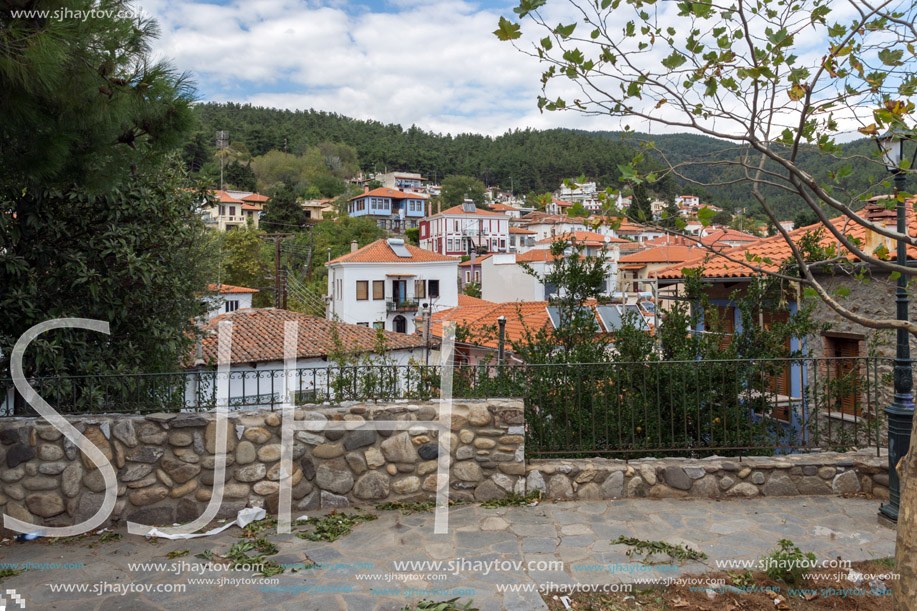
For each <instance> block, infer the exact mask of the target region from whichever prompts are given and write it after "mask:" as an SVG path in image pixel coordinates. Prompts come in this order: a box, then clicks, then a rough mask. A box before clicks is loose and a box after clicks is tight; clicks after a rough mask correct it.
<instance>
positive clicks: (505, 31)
mask: <svg viewBox="0 0 917 611" xmlns="http://www.w3.org/2000/svg"><path fill="white" fill-rule="evenodd" d="M521 30H522V28H521V27H520V26H519V24H518V23H513V22H512V21H510V20H509V19H507V18H505V17H500V25H499V27H498V28H497V29H496V30H494V36H496V37H497V38H499V39H500V40H503V41H507V40H516V39H517V38H519V37H520V36H522V31H521Z"/></svg>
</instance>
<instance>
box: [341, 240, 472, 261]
mask: <svg viewBox="0 0 917 611" xmlns="http://www.w3.org/2000/svg"><path fill="white" fill-rule="evenodd" d="M404 247H405V248H406V249H407V251H408V252H409V253H410V254H411V257H410V258H408V257H399V256H398V255H396V254H395V252H394V251H393V250H392V248H391V246H389V245H388V242H387V241H386V240H376V241H375V242H373V243H371V244H367V245H366V246H364V247H363V248H360V249H359V250H357V251H356V252H349V253H347V254H346V255H342V256H340V257H338V258H337V259H332V260H331V261H328V263H326V264H325V265H330V264H332V263H429V262H431V261H453V262H456V263H457V262H458V261H459V259H458V257H447V256H445V255H441V254H439V253H435V252H430V251H429V250H424V249H422V248H418V247H416V246H414V245H413V244H407V243H406V244H405V245H404Z"/></svg>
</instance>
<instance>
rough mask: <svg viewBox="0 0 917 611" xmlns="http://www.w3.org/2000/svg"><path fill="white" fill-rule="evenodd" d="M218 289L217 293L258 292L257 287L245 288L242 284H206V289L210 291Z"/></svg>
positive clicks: (213, 291) (214, 291)
mask: <svg viewBox="0 0 917 611" xmlns="http://www.w3.org/2000/svg"><path fill="white" fill-rule="evenodd" d="M218 290H219V293H220V294H226V293H257V292H259V291H258V289H250V288H246V287H244V286H233V285H231V284H222V285H216V284H208V285H207V291H208V292H210V293H216V292H218Z"/></svg>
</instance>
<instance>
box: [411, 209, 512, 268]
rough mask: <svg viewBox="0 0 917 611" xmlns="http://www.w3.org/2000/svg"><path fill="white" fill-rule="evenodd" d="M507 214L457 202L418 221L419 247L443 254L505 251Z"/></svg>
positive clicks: (506, 249) (507, 226) (507, 237)
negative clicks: (457, 203) (455, 204)
mask: <svg viewBox="0 0 917 611" xmlns="http://www.w3.org/2000/svg"><path fill="white" fill-rule="evenodd" d="M509 220H510V217H509V215H507V214H503V213H500V212H491V211H490V210H482V209H481V208H477V207H475V205H474V204H461V205H458V206H453V207H452V208H447V209H446V210H443V211H442V212H438V213H436V214H434V215H432V216H430V217H429V218H426V219H424V220H423V221H421V223H420V247H421V248H423V249H424V250H428V251H431V252H435V253H439V254H443V255H454V256H458V255H467V254H470V253H471V252H472V251H474V252H476V253H478V254H485V253H489V252H507V251H508V250H509Z"/></svg>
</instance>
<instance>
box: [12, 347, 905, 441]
mask: <svg viewBox="0 0 917 611" xmlns="http://www.w3.org/2000/svg"><path fill="white" fill-rule="evenodd" d="M891 371H892V363H891V361H890V360H884V359H877V358H853V357H851V358H830V359H827V358H826V359H816V358H806V359H767V360H764V359H762V360H714V361H711V360H707V361H649V362H642V363H596V364H553V365H514V366H502V367H500V366H494V365H480V366H473V365H463V366H456V367H455V368H454V371H453V397H454V398H456V399H463V398H483V397H519V398H522V399H523V400H524V401H525V405H526V422H525V434H526V452H527V454H529V455H530V456H568V457H575V456H594V455H610V456H616V457H639V456H653V455H656V456H672V455H689V456H706V455H711V454H721V455H727V454H733V455H734V454H743V453H745V454H747V453H757V454H761V453H764V451H769V452H774V453H781V452H789V451H794V450H799V449H812V448H821V449H834V450H841V449H848V448H851V447H860V448H862V447H875V448H876V449H877V451H878V448H880V447H882V446H883V445H885V436H886V422H885V414H884V412H883V408H884V407H885V406H886V405H888V404H889V403H890V402H891V395H892V382H891ZM285 375H287V374H285V372H284V370H282V369H277V370H275V369H261V370H258V369H252V370H246V371H232V372H230V373H229V374H228V375H225V376H223V377H221V376H220V375H219V374H218V373H217V372H215V371H212V370H207V371H188V372H181V373H169V374H149V375H98V376H81V377H59V378H42V379H35V380H30V383H31V385H32V386H33V387H34V388H35V390H36V391H37V392H38V394H39V395H41V396H42V397H43V398H44V399H45V400H46V401H48V403H49V404H50V405H51V406H52V407H54V408H55V409H57V410H58V411H59V412H61V413H111V412H131V413H150V412H159V411H201V410H209V409H212V408H214V407H215V406H216V405H217V404H218V403H222V404H226V405H228V406H229V407H230V409H242V408H254V407H261V408H269V409H279V408H280V407H281V405H283V404H284V397H283V391H284V388H285V383H284V382H285V380H284V377H285ZM288 375H289V376H290V380H289V382H290V384H289V387H290V389H291V395H290V397H288V398H289V399H290V400H291V401H292V402H293V403H294V404H297V405H303V404H314V403H324V402H340V401H366V400H379V401H391V400H398V399H407V400H426V399H435V398H438V397H439V396H440V389H439V386H440V379H441V370H440V367H439V366H418V365H398V366H395V365H383V366H365V365H364V366H356V367H335V366H330V367H327V368H309V369H294V370H292V371H291V372H290V373H289V374H288ZM0 392H2V393H3V394H2V395H0V416H4V415H5V416H10V415H15V414H28V413H30V410H29V409H28V406H26V405H24V402H23V401H21V399H17V397H16V394H15V393H14V391H13V385H12V381H11V380H0Z"/></svg>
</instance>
